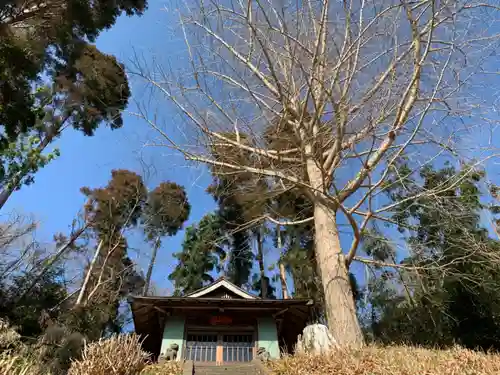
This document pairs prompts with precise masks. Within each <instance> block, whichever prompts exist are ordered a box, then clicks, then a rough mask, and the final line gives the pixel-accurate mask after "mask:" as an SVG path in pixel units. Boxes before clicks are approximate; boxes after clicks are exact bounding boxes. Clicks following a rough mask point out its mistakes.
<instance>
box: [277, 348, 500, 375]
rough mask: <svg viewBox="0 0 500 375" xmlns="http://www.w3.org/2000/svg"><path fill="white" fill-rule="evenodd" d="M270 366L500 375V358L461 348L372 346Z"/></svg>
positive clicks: (287, 372) (380, 373)
mask: <svg viewBox="0 0 500 375" xmlns="http://www.w3.org/2000/svg"><path fill="white" fill-rule="evenodd" d="M268 366H269V367H270V369H271V371H272V373H273V374H274V375H324V374H329V375H330V374H331V375H423V374H425V375H443V374H450V375H451V374H463V375H498V374H500V355H495V354H486V353H481V352H474V351H471V350H466V349H460V348H453V349H450V350H430V349H422V348H411V347H401V346H400V347H385V348H382V347H375V346H370V347H367V348H364V349H359V350H337V351H332V353H331V354H329V355H321V356H313V355H308V354H304V355H297V356H287V357H285V358H283V359H281V360H278V361H272V362H270V363H269V364H268Z"/></svg>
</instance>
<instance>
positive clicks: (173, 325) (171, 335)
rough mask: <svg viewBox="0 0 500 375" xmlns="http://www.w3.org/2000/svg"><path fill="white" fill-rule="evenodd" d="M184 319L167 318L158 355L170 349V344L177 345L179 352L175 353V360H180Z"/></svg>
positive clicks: (176, 317) (182, 347) (182, 346)
mask: <svg viewBox="0 0 500 375" xmlns="http://www.w3.org/2000/svg"><path fill="white" fill-rule="evenodd" d="M185 323H186V321H185V319H184V318H183V317H178V316H171V317H168V318H167V320H166V322H165V328H164V329H163V339H162V340H161V350H160V355H163V354H165V351H166V350H167V349H168V348H169V347H170V345H171V344H177V345H179V351H178V352H177V360H178V361H180V360H181V359H182V351H183V349H184V326H185Z"/></svg>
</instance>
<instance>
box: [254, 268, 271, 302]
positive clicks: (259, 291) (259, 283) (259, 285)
mask: <svg viewBox="0 0 500 375" xmlns="http://www.w3.org/2000/svg"><path fill="white" fill-rule="evenodd" d="M264 280H265V281H264V282H265V283H266V285H267V294H266V297H265V298H267V299H276V288H275V287H274V286H273V284H271V280H270V279H269V277H267V276H264ZM252 289H253V290H254V291H256V292H257V295H258V296H259V297H261V298H264V296H263V295H262V280H261V278H260V275H259V274H257V273H256V274H254V275H253V283H252Z"/></svg>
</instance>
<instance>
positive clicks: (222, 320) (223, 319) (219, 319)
mask: <svg viewBox="0 0 500 375" xmlns="http://www.w3.org/2000/svg"><path fill="white" fill-rule="evenodd" d="M232 322H233V318H231V317H230V316H212V317H211V318H210V324H212V325H221V324H222V325H229V324H231V323H232Z"/></svg>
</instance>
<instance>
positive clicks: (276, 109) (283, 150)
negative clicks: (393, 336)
mask: <svg viewBox="0 0 500 375" xmlns="http://www.w3.org/2000/svg"><path fill="white" fill-rule="evenodd" d="M495 4H496V3H495V2H488V1H481V2H476V1H470V0H442V1H437V0H421V1H406V0H374V1H366V0H345V1H342V2H339V1H329V0H321V1H309V0H306V1H302V2H285V1H283V0H276V1H275V0H267V1H264V2H260V1H259V2H252V1H246V2H244V1H239V0H215V1H204V0H200V3H199V6H198V7H197V8H196V9H192V8H190V9H188V11H187V12H186V14H187V15H186V16H183V15H181V17H180V23H181V27H180V28H179V29H180V30H181V31H182V36H183V38H184V40H185V43H186V47H187V51H186V56H187V58H188V60H189V64H186V70H185V71H176V72H172V71H169V70H167V69H165V68H164V67H162V66H160V65H159V64H155V63H154V62H153V63H152V64H151V65H150V66H148V64H147V63H141V62H137V63H136V64H135V67H134V68H133V69H134V71H133V73H135V74H137V75H139V76H141V77H143V78H144V79H145V80H146V82H147V83H148V84H150V85H151V86H152V87H153V88H156V89H157V90H158V92H159V93H161V94H162V95H164V96H165V97H166V98H167V99H168V100H169V101H170V102H171V103H172V104H173V105H174V106H175V107H176V108H177V109H178V110H179V111H180V112H181V113H182V114H183V115H184V116H185V119H186V120H187V124H188V127H187V128H186V129H183V132H184V133H185V134H187V135H188V136H189V137H191V139H194V138H196V139H197V142H195V143H193V142H191V143H188V145H186V143H185V142H183V143H182V144H181V142H180V141H179V138H178V137H175V136H172V133H171V132H170V131H169V130H166V129H164V128H163V127H162V126H161V125H160V124H159V123H158V122H156V121H155V119H156V117H154V118H151V117H149V116H148V115H147V113H146V110H143V111H141V112H140V113H139V115H140V116H142V117H144V118H145V119H146V121H147V122H148V123H149V124H150V125H151V126H152V127H153V128H154V129H156V130H157V131H158V133H159V135H161V137H164V143H165V144H166V145H167V146H168V147H171V148H173V149H176V150H178V151H180V152H181V153H182V154H183V155H184V156H185V158H186V159H187V160H189V161H194V162H199V163H205V164H207V165H209V166H210V168H211V169H212V171H215V172H216V173H220V174H224V175H231V174H232V175H237V174H246V175H248V174H252V175H254V176H255V178H259V179H262V180H265V181H266V184H267V186H269V190H270V191H272V192H273V194H275V195H276V194H279V193H280V192H283V193H284V192H288V191H291V190H294V191H298V192H300V194H303V195H305V196H306V197H307V199H308V200H309V201H310V202H311V203H312V204H313V206H314V210H313V216H312V217H309V218H301V219H300V220H294V219H293V218H286V217H283V216H281V215H280V214H279V212H273V211H270V212H269V213H268V214H266V215H264V216H263V217H262V218H261V220H267V221H269V222H271V223H274V224H275V225H280V226H282V225H295V224H300V223H304V222H307V221H314V231H315V253H316V259H317V263H318V267H319V272H320V275H321V279H322V283H323V288H324V295H325V310H326V314H327V319H328V323H329V327H330V330H331V331H332V333H333V334H334V336H335V338H336V340H337V341H338V342H339V343H340V344H341V345H353V346H361V345H363V336H362V333H361V330H360V327H359V323H358V320H357V317H356V311H355V305H354V301H353V298H352V292H351V288H350V283H349V276H348V270H349V266H350V265H351V262H352V261H353V260H358V261H361V262H370V261H371V260H370V259H369V258H363V257H361V254H359V243H360V241H361V238H362V234H363V231H364V229H365V228H366V226H367V225H368V224H369V223H370V222H371V221H372V220H388V218H387V217H388V213H389V212H390V211H391V210H394V209H395V208H397V206H398V204H400V203H401V202H396V203H394V202H391V203H388V200H387V199H384V195H383V194H382V192H383V191H384V190H385V189H386V185H385V182H386V180H387V175H388V173H389V172H390V171H391V170H392V169H393V167H394V166H395V164H396V163H397V162H398V161H400V160H401V158H408V160H409V163H410V165H411V166H412V168H414V169H413V170H412V172H411V173H415V172H416V171H418V169H419V168H421V167H422V166H424V165H426V164H429V163H431V162H434V161H442V160H444V159H446V158H449V157H454V156H455V155H456V152H459V151H461V149H462V148H464V147H465V146H468V144H467V141H470V137H469V134H471V133H470V130H471V129H472V128H473V127H477V128H479V129H480V128H481V127H482V126H486V125H489V124H491V123H494V122H495V119H494V118H493V117H491V118H489V111H490V110H491V109H492V108H493V106H494V104H493V103H494V101H493V100H494V98H492V96H491V95H490V93H491V92H495V90H497V88H496V87H494V88H491V89H490V90H491V91H489V92H486V91H485V90H483V88H484V84H485V83H486V82H487V83H488V84H489V85H490V87H491V85H496V84H497V82H498V78H497V77H496V76H494V75H491V76H490V75H488V76H485V73H487V72H488V70H491V68H489V67H491V66H492V65H491V64H492V62H493V59H494V51H495V50H496V49H497V47H498V43H499V38H498V34H497V33H496V32H495V30H496V28H495V23H496V18H497V17H498V10H499V8H498V7H496V6H495ZM493 109H494V108H493ZM471 119H472V121H471ZM467 130H468V131H469V132H466V131H467ZM491 156H492V155H484V154H483V155H481V158H484V157H491ZM473 167H474V166H473V165H472V166H471V167H470V168H471V169H472V168H473ZM404 178H405V176H400V180H399V181H398V183H404ZM460 178H463V174H462V175H461V176H458V175H457V176H456V177H453V178H452V180H451V181H447V183H446V184H445V185H443V186H437V187H435V188H433V189H431V190H425V191H423V192H420V193H419V194H425V195H432V194H435V193H438V192H440V191H442V190H443V189H453V188H454V186H456V184H458V183H459V181H460ZM285 219H286V220H285ZM344 224H347V225H348V227H349V228H350V232H351V239H352V241H351V243H350V244H348V243H346V241H345V239H344V238H342V241H341V236H340V230H339V225H344ZM346 238H347V237H346Z"/></svg>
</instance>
